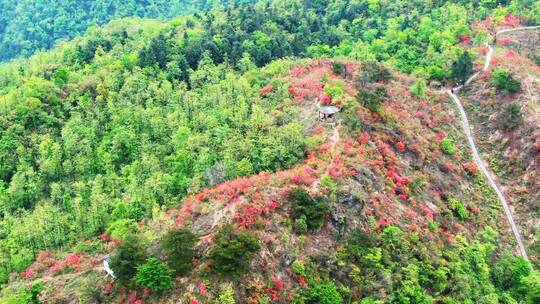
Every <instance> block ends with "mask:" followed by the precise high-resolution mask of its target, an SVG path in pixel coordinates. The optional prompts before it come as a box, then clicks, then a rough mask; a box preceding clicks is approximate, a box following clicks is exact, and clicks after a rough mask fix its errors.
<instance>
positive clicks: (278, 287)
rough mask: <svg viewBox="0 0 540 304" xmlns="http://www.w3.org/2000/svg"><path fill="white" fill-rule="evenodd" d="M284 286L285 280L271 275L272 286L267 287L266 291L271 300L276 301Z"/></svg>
mask: <svg viewBox="0 0 540 304" xmlns="http://www.w3.org/2000/svg"><path fill="white" fill-rule="evenodd" d="M284 288H285V282H283V280H282V279H280V278H278V277H277V276H275V275H272V287H270V288H267V289H266V292H267V293H268V295H269V296H270V299H272V301H277V300H278V298H279V295H280V294H281V292H282V291H283V289H284Z"/></svg>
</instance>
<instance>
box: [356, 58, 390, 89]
mask: <svg viewBox="0 0 540 304" xmlns="http://www.w3.org/2000/svg"><path fill="white" fill-rule="evenodd" d="M391 79H392V74H390V71H389V70H388V69H387V68H386V67H384V66H383V65H381V64H379V63H377V62H376V61H367V62H364V63H363V64H362V66H361V67H360V72H359V73H358V75H356V78H355V82H356V85H357V87H360V88H363V87H366V86H367V85H369V84H371V83H377V82H388V81H390V80H391Z"/></svg>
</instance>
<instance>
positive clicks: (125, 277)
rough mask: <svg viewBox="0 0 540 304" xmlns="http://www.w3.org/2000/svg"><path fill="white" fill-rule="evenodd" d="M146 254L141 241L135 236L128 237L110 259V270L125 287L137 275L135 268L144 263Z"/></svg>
mask: <svg viewBox="0 0 540 304" xmlns="http://www.w3.org/2000/svg"><path fill="white" fill-rule="evenodd" d="M145 259H146V252H145V250H144V245H143V243H142V240H141V239H140V238H139V237H138V236H136V235H133V234H132V235H128V236H127V237H126V239H125V240H124V241H123V242H122V243H121V244H120V245H118V248H117V249H116V253H115V254H114V255H113V256H112V257H111V265H110V266H111V269H112V270H113V271H114V274H115V276H116V277H117V278H118V281H119V282H120V283H121V284H124V285H127V284H129V283H130V281H131V280H132V279H133V277H134V276H135V274H136V273H137V267H138V266H139V265H141V264H142V263H144V261H145Z"/></svg>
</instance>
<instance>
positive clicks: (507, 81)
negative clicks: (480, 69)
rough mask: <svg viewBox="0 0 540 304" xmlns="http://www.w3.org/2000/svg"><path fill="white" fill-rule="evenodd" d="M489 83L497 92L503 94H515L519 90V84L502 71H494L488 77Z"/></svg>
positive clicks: (506, 72) (509, 74)
mask: <svg viewBox="0 0 540 304" xmlns="http://www.w3.org/2000/svg"><path fill="white" fill-rule="evenodd" d="M489 82H490V83H491V85H493V86H494V87H495V88H497V90H498V91H502V92H505V93H515V92H518V91H519V90H521V83H520V82H519V81H518V80H516V79H514V77H513V76H512V74H511V73H510V72H508V71H504V70H495V71H493V73H491V75H490V76H489Z"/></svg>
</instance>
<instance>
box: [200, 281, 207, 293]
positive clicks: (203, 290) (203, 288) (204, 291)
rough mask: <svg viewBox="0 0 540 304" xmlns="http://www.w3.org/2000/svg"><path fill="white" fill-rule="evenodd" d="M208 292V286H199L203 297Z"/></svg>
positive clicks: (202, 284)
mask: <svg viewBox="0 0 540 304" xmlns="http://www.w3.org/2000/svg"><path fill="white" fill-rule="evenodd" d="M207 292H208V288H207V287H206V284H204V283H200V284H199V294H200V295H201V296H205V295H206V293H207Z"/></svg>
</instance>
